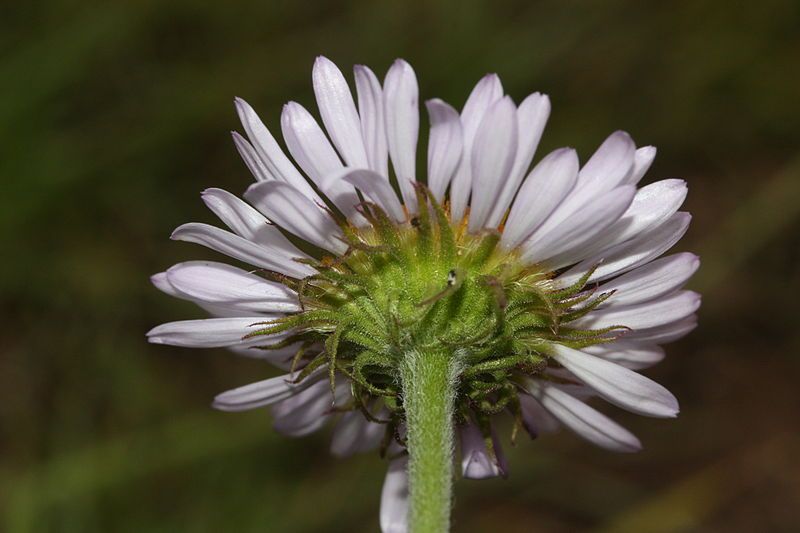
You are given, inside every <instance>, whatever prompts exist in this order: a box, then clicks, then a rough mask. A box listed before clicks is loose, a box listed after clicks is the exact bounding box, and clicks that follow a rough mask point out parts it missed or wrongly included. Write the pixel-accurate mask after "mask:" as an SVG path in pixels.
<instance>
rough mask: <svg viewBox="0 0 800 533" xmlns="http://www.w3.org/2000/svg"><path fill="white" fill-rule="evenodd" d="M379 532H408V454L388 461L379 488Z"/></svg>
mask: <svg viewBox="0 0 800 533" xmlns="http://www.w3.org/2000/svg"><path fill="white" fill-rule="evenodd" d="M381 532H382V533H408V456H405V455H404V456H402V457H398V458H397V459H393V460H392V462H391V463H389V471H388V472H387V473H386V480H385V481H384V482H383V489H382V490H381Z"/></svg>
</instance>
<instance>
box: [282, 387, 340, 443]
mask: <svg viewBox="0 0 800 533" xmlns="http://www.w3.org/2000/svg"><path fill="white" fill-rule="evenodd" d="M332 406H333V397H332V396H331V389H330V384H329V382H328V381H327V380H321V381H319V382H317V383H314V384H313V385H311V386H310V387H308V388H307V389H306V390H304V391H302V392H300V393H298V394H295V395H293V396H292V397H290V398H287V399H286V400H283V401H282V402H280V403H278V404H276V405H274V406H273V407H272V414H273V416H274V417H275V421H274V422H273V427H274V429H275V430H276V431H277V432H279V433H281V434H283V435H288V436H290V437H302V436H304V435H308V434H309V433H313V432H314V431H317V430H318V429H320V428H321V427H322V426H324V425H325V423H326V422H327V421H328V420H329V418H330V414H331V408H332Z"/></svg>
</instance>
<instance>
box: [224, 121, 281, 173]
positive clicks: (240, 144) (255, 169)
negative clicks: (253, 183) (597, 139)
mask: <svg viewBox="0 0 800 533" xmlns="http://www.w3.org/2000/svg"><path fill="white" fill-rule="evenodd" d="M231 136H232V137H233V144H234V145H235V146H236V150H237V151H238V152H239V155H240V156H241V157H242V159H243V160H244V164H245V165H247V168H248V169H249V170H250V173H251V174H252V175H253V177H254V178H255V179H256V180H257V181H267V180H274V179H276V178H275V176H273V175H272V174H270V172H269V170H268V169H267V167H266V166H265V165H264V162H263V161H261V158H260V157H259V156H258V154H257V153H256V150H255V148H253V146H252V145H251V144H250V143H249V142H247V139H245V138H244V137H242V136H241V135H239V133H238V132H235V131H234V132H231Z"/></svg>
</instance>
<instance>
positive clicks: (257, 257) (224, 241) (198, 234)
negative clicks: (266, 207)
mask: <svg viewBox="0 0 800 533" xmlns="http://www.w3.org/2000/svg"><path fill="white" fill-rule="evenodd" d="M263 183H264V184H267V183H278V182H263ZM287 187H288V185H287ZM170 238H171V239H173V240H177V241H186V242H193V243H196V244H202V245H203V246H206V247H208V248H211V249H212V250H215V251H217V252H219V253H221V254H225V255H227V256H229V257H233V258H234V259H238V260H240V261H244V262H245V263H248V264H251V265H254V266H257V267H261V268H266V269H268V270H274V271H275V272H280V273H281V274H286V275H287V276H292V277H295V278H304V277H306V276H310V275H312V274H314V273H315V272H316V270H314V269H313V268H312V267H310V266H308V265H304V264H301V263H298V262H297V261H294V259H293V258H292V257H289V256H288V255H286V254H285V253H284V252H282V251H281V250H280V249H277V248H268V247H265V246H263V245H260V244H256V243H254V242H252V241H249V240H247V239H245V238H243V237H239V236H238V235H234V234H233V233H229V232H227V231H225V230H222V229H219V228H216V227H214V226H209V225H208V224H198V223H195V222H192V223H189V224H184V225H182V226H180V227H178V228H177V229H176V230H175V231H173V232H172V236H171V237H170Z"/></svg>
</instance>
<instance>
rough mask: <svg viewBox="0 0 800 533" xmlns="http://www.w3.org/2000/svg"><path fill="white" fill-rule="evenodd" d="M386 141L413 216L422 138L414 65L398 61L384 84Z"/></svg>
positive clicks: (404, 200) (405, 201) (407, 205)
mask: <svg viewBox="0 0 800 533" xmlns="http://www.w3.org/2000/svg"><path fill="white" fill-rule="evenodd" d="M383 97H384V102H383V104H384V113H385V117H386V139H387V142H388V146H389V155H390V157H391V158H392V167H393V168H394V173H395V176H396V177H397V183H398V185H399V187H400V192H401V193H402V194H403V202H404V203H405V204H406V207H407V208H408V210H409V211H410V212H413V213H415V212H416V210H417V199H416V193H415V192H414V186H413V185H412V183H411V182H413V181H414V180H416V166H417V161H416V158H417V139H418V137H419V87H418V85H417V76H416V74H414V69H412V68H411V65H409V64H408V63H406V62H405V61H403V60H402V59H398V60H397V61H395V62H394V64H392V66H391V68H390V69H389V72H388V73H387V74H386V79H385V80H384V82H383Z"/></svg>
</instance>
